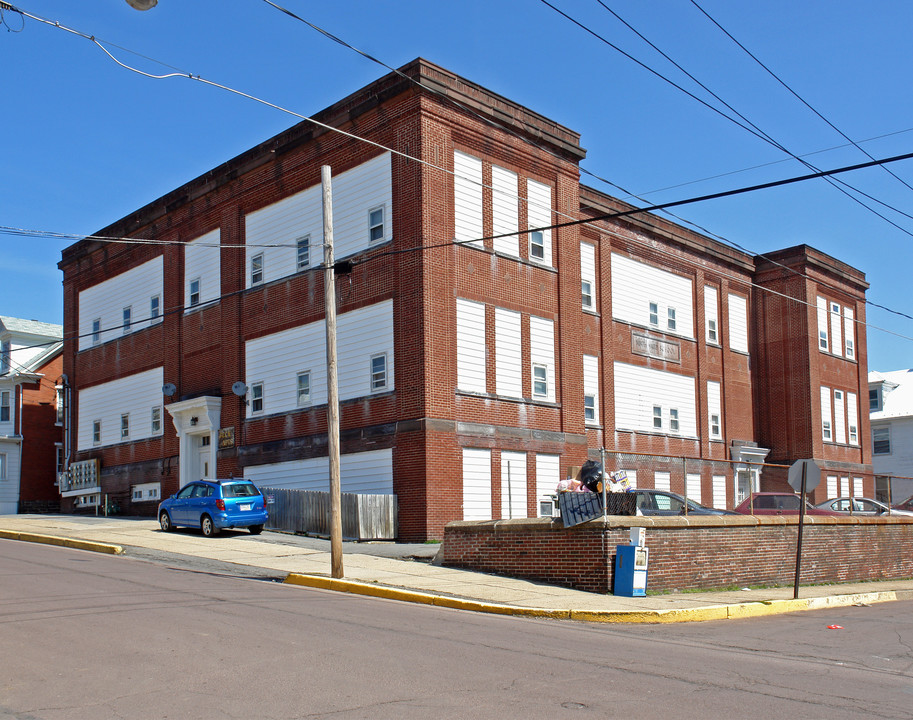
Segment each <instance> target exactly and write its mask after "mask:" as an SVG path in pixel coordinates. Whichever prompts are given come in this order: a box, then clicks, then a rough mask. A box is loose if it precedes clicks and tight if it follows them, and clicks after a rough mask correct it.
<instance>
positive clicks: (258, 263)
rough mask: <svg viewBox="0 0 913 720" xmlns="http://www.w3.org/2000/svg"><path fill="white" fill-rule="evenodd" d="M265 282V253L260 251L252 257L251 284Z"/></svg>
mask: <svg viewBox="0 0 913 720" xmlns="http://www.w3.org/2000/svg"><path fill="white" fill-rule="evenodd" d="M262 282H263V253H258V254H257V255H254V256H253V257H252V258H251V259H250V284H251V285H259V284H260V283H262Z"/></svg>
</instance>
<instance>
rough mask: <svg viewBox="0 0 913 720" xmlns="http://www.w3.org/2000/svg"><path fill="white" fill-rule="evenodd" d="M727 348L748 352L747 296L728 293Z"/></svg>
mask: <svg viewBox="0 0 913 720" xmlns="http://www.w3.org/2000/svg"><path fill="white" fill-rule="evenodd" d="M729 348H730V349H731V350H735V351H736V352H742V353H747V352H748V298H745V297H743V296H741V295H735V294H733V293H730V294H729Z"/></svg>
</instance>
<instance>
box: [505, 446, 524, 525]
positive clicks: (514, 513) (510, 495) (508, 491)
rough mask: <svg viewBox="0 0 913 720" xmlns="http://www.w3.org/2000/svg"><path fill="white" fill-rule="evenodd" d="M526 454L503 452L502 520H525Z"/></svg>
mask: <svg viewBox="0 0 913 720" xmlns="http://www.w3.org/2000/svg"><path fill="white" fill-rule="evenodd" d="M528 516H529V513H528V512H527V509H526V453H522V452H507V451H502V452H501V518H502V519H505V520H506V519H510V518H525V517H528Z"/></svg>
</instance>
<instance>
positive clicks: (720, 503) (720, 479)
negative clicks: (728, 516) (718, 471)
mask: <svg viewBox="0 0 913 720" xmlns="http://www.w3.org/2000/svg"><path fill="white" fill-rule="evenodd" d="M713 507H715V508H717V509H718V510H725V509H726V476H725V475H714V476H713Z"/></svg>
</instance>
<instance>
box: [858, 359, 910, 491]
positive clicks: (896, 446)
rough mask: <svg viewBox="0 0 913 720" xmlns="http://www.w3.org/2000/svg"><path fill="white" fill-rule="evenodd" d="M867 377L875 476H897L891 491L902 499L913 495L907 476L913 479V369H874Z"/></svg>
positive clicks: (885, 484) (885, 489) (884, 489)
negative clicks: (878, 370)
mask: <svg viewBox="0 0 913 720" xmlns="http://www.w3.org/2000/svg"><path fill="white" fill-rule="evenodd" d="M868 380H869V420H870V422H871V426H872V438H871V442H872V468H873V469H874V471H875V475H876V476H881V477H888V476H892V477H895V479H893V480H892V481H891V483H890V492H891V497H892V499H893V500H894V501H895V502H899V501H901V500H904V499H906V498H908V497H910V496H911V495H913V480H910V479H907V478H913V369H911V370H895V371H893V372H876V371H872V372H870V373H869V378H868ZM898 476H899V478H902V479H897V477H898ZM876 485H877V484H876ZM883 492H884V493H885V494H886V493H887V483H886V482H885V483H884V484H883Z"/></svg>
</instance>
